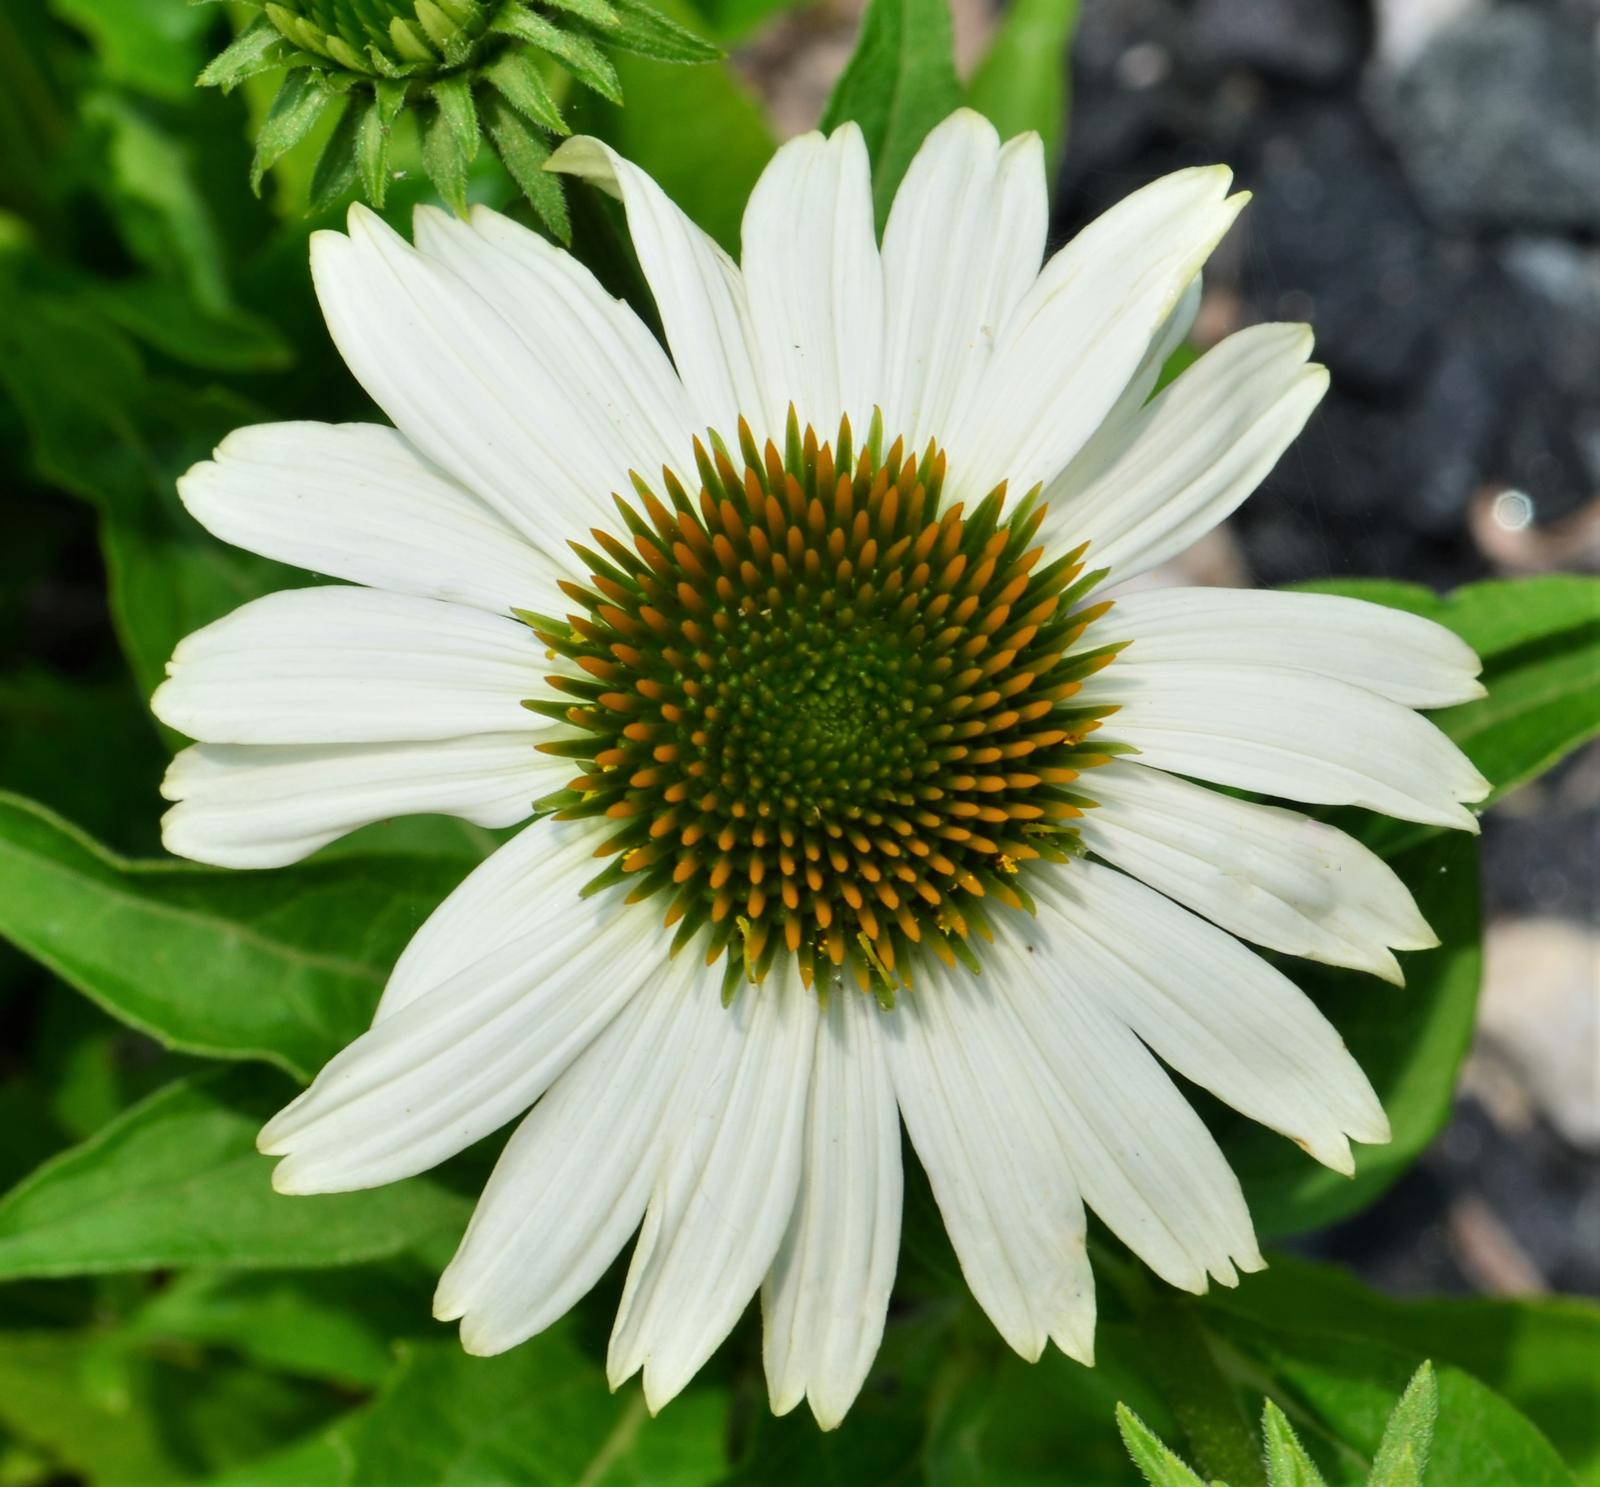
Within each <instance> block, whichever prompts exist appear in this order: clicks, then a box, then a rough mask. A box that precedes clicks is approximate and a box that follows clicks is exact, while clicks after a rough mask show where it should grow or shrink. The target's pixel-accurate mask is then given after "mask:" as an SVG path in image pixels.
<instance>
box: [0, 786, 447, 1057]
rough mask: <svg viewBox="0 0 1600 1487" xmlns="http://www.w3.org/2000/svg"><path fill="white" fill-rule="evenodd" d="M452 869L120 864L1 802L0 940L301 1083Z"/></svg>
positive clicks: (372, 991)
mask: <svg viewBox="0 0 1600 1487" xmlns="http://www.w3.org/2000/svg"><path fill="white" fill-rule="evenodd" d="M467 865H468V864H467V862H466V861H463V860H456V861H450V860H448V859H442V858H428V857H415V856H398V855H397V856H392V857H375V856H367V855H365V854H362V855H355V856H351V857H347V858H343V859H335V860H333V861H324V862H319V863H309V864H306V865H304V866H301V867H297V868H290V869H285V870H283V871H280V872H274V873H236V872H228V871H226V870H221V869H210V868H201V867H194V866H191V865H188V864H182V863H176V862H130V861H128V860H127V859H126V858H122V857H118V856H116V855H115V854H113V853H110V852H106V851H105V850H104V849H102V848H101V847H99V846H97V845H96V844H95V843H94V842H93V841H91V840H90V839H89V838H87V837H85V836H84V835H83V834H82V833H81V832H78V831H76V830H74V829H73V828H72V827H71V826H69V825H68V824H67V823H66V822H64V821H63V820H61V818H60V817H58V816H56V815H54V814H53V813H51V812H49V811H46V810H43V809H41V808H40V807H38V806H35V805H33V804H32V803H30V802H28V801H25V800H22V799H20V798H18V797H16V796H6V795H0V935H4V936H5V937H6V938H7V939H9V940H10V941H11V942H12V943H13V944H14V945H16V946H17V947H18V948H19V949H20V950H23V951H24V952H26V953H27V954H29V955H31V956H32V957H33V958H34V959H35V960H37V961H39V962H41V963H42V964H44V965H45V966H47V967H49V969H50V970H52V971H53V972H54V973H55V974H56V975H58V976H60V977H61V979H62V980H64V981H66V982H67V983H68V984H69V985H71V986H74V987H76V988H77V989H78V990H79V991H81V992H83V993H84V994H85V995H86V996H88V997H89V998H90V999H91V1000H93V1001H95V1002H96V1003H98V1004H99V1005H100V1006H101V1007H103V1008H104V1009H105V1010H106V1011H107V1012H109V1013H110V1014H111V1015H112V1016H113V1017H116V1018H118V1019H119V1020H120V1021H122V1022H124V1023H126V1024H128V1025H129V1026H130V1027H134V1028H137V1029H139V1030H140V1031H141V1032H144V1033H147V1034H148V1035H150V1036H151V1037H153V1038H155V1039H157V1040H158V1041H159V1042H161V1043H163V1044H165V1045H166V1046H168V1047H170V1048H175V1049H178V1050H180V1051H183V1052H189V1053H202V1054H210V1055H212V1056H215V1057H222V1058H235V1059H241V1058H243V1059H260V1060H264V1061H265V1062H268V1063H272V1064H276V1065H277V1066H278V1067H280V1068H282V1069H284V1070H286V1071H287V1072H289V1073H292V1074H295V1075H298V1076H299V1077H301V1078H302V1079H305V1078H309V1077H310V1076H311V1074H312V1073H314V1072H315V1071H316V1070H317V1069H318V1068H320V1067H321V1065H322V1064H323V1063H324V1062H325V1061H326V1060H327V1059H328V1058H330V1057H331V1056H332V1055H333V1054H334V1053H336V1052H337V1051H338V1050H339V1049H340V1048H341V1047H343V1046H344V1045H345V1044H346V1043H347V1042H349V1041H350V1039H351V1038H353V1037H355V1036H356V1035H358V1034H359V1033H360V1032H361V1031H362V1029H363V1028H364V1027H365V1026H366V1024H367V1022H368V1021H369V1019H370V1017H371V1013H372V1008H373V1007H374V1006H375V1005H376V1002H377V998H378V993H379V992H380V990H381V989H382V985H383V981H384V979H385V977H386V976H387V974H388V971H389V968H390V967H391V966H392V965H393V963H394V961H395V959H396V957H397V956H398V955H399V953H400V951H401V949H403V948H404V946H405V943H406V941H407V940H408V939H409V938H410V935H411V933H412V932H413V931H414V930H415V928H416V926H417V925H418V924H419V923H420V922H421V920H422V918H423V917H424V916H425V915H426V913H427V912H428V911H429V910H430V909H431V908H432V907H433V906H434V905H435V904H436V903H437V902H438V901H439V899H440V898H442V897H443V895H444V893H446V892H447V891H448V890H449V889H450V888H451V887H453V886H454V884H455V883H456V882H458V881H459V880H460V878H461V876H462V874H463V871H464V869H465V867H466V866H467ZM352 930H354V933H352ZM219 986H226V987H227V988H228V994H227V995H226V996H221V995H218V994H217V991H216V988H217V987H219Z"/></svg>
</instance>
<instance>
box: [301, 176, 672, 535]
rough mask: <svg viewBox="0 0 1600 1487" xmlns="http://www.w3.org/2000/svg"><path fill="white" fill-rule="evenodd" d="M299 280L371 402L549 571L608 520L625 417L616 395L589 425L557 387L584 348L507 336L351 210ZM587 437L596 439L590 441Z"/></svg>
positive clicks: (459, 288) (455, 280) (464, 292)
mask: <svg viewBox="0 0 1600 1487" xmlns="http://www.w3.org/2000/svg"><path fill="white" fill-rule="evenodd" d="M311 276H312V279H313V281H314V283H315V285H316V290H317V298H318V299H319V300H320V301H321V303H322V312H323V314H324V316H326V318H327V321H328V329H329V331H330V332H331V334H332V336H333V339H334V343H335V344H336V345H337V346H338V348H339V352H340V355H342V356H343V357H344V360H345V363H346V365H347V366H348V367H349V368H350V370H351V371H352V372H354V373H355V375H356V378H357V380H358V381H359V382H360V383H361V385H362V386H363V387H365V388H366V390H367V391H368V392H369V393H370V394H371V395H372V399H373V401H374V402H376V403H377V404H378V406H379V407H380V408H382V409H383V411H384V412H385V413H387V414H388V415H389V417H390V418H391V419H393V420H394V423H395V426H396V427H397V428H398V429H399V430H400V432H401V433H403V434H404V435H405V436H406V438H407V439H408V440H410V442H411V443H412V444H413V445H415V446H416V448H417V449H418V450H420V451H421V452H422V454H423V455H425V456H426V457H427V458H428V459H430V460H432V461H433V462H434V463H435V464H436V465H438V466H440V468H442V469H443V470H445V471H447V472H448V473H449V474H450V475H451V476H453V477H454V478H455V479H457V480H459V481H460V482H461V483H462V484H463V485H465V486H466V487H467V488H468V489H469V490H471V491H473V492H475V493H476V494H477V495H478V496H480V497H481V498H482V499H483V500H484V501H486V502H488V503H489V505H491V506H492V507H494V509H495V510H496V511H498V512H499V513H500V514H501V515H502V516H503V517H505V519H506V520H507V521H509V522H510V523H511V524H512V525H513V526H515V527H516V529H517V530H518V531H519V532H521V533H523V535H524V536H526V537H527V538H528V540H529V541H530V542H533V543H535V544H536V545H537V546H538V547H539V548H540V549H541V550H542V551H543V552H544V553H545V554H546V556H548V557H550V558H551V559H552V560H554V561H556V562H558V563H559V562H561V561H562V560H563V554H564V552H565V545H566V543H567V541H568V539H570V538H573V537H578V536H581V535H582V534H583V533H584V532H586V531H588V530H589V528H590V527H591V526H592V525H593V524H594V523H595V522H597V521H599V522H607V521H611V520H614V519H615V512H614V509H613V507H612V505H611V501H610V494H611V492H613V491H626V490H627V489H628V488H629V484H628V468H629V465H630V463H633V462H635V459H636V456H635V449H636V442H635V440H634V439H632V438H630V437H629V431H630V429H631V428H632V427H633V426H634V422H635V417H636V416H637V413H638V410H637V405H636V404H634V403H633V401H632V399H631V398H630V397H629V396H628V390H627V389H625V388H616V389H614V390H613V398H614V401H610V402H608V404H607V406H606V407H605V408H604V409H603V410H600V413H599V416H598V418H597V417H596V410H592V409H588V408H580V407H579V406H578V402H579V400H578V399H577V398H575V397H574V396H573V394H572V391H571V387H570V385H569V380H570V379H573V378H577V377H578V376H579V375H580V374H579V373H578V371H577V368H576V366H575V365H574V364H573V363H574V360H581V359H582V357H583V347H582V345H581V344H572V343H571V337H570V334H569V336H568V342H569V343H568V344H567V345H566V346H564V347H561V348H557V347H554V346H552V345H549V344H547V343H542V338H543V336H544V335H545V334H546V330H545V328H543V327H541V326H540V325H537V324H534V325H512V324H511V323H510V322H509V321H508V320H507V319H506V317H505V316H504V315H503V314H502V313H501V312H500V311H499V310H497V309H496V308H495V307H494V306H493V305H491V304H490V303H489V302H488V301H487V300H486V299H485V298H484V297H483V296H482V295H481V294H479V293H478V292H477V290H475V289H474V288H472V287H471V286H470V285H469V284H467V283H466V281H465V280H463V279H462V278H461V277H460V276H459V275H457V274H455V273H453V272H452V271H451V270H450V269H448V268H447V267H445V265H444V264H442V263H440V262H439V261H438V260H437V259H435V258H432V257H430V256H428V255H427V254H424V253H419V252H418V251H417V250H416V249H414V248H413V247H412V246H411V245H410V244H409V243H407V242H406V241H405V239H404V238H402V237H401V236H400V235H399V234H398V233H396V232H395V231H394V230H393V229H391V228H390V227H388V226H386V225H385V224H384V222H383V221H382V220H381V219H380V218H379V217H377V216H375V215H374V214H373V213H372V212H369V211H367V210H366V209H365V208H363V207H360V206H356V207H353V208H351V211H350V235H349V236H348V237H345V236H344V235H343V234H341V233H336V232H317V233H313V234H312V237H311ZM535 343H541V349H535ZM593 374H594V369H593V368H589V369H588V371H587V372H586V373H584V374H583V381H582V382H581V383H580V385H588V382H589V380H590V378H591V377H592V375H593ZM645 423H646V421H645V420H644V419H643V417H642V416H638V417H637V424H638V427H641V428H642V427H644V426H645ZM597 428H604V429H606V430H609V433H607V434H606V435H605V436H604V437H600V438H596V437H594V431H595V430H596V429H597ZM669 453H671V452H670V451H665V450H664V451H661V452H660V454H659V455H655V456H654V457H653V459H652V462H651V463H650V464H649V465H648V466H647V468H649V469H652V470H653V469H654V468H655V467H656V466H657V465H659V464H660V462H661V459H662V458H665V457H667V455H668V454H669Z"/></svg>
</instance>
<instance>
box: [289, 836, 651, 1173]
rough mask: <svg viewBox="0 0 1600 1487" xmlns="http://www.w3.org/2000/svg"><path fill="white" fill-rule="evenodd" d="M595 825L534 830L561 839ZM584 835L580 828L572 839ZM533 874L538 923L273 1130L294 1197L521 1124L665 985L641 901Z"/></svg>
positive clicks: (379, 1032)
mask: <svg viewBox="0 0 1600 1487" xmlns="http://www.w3.org/2000/svg"><path fill="white" fill-rule="evenodd" d="M563 826H565V827H567V829H568V830H569V831H573V834H575V835H579V834H581V835H587V836H589V837H590V838H591V839H592V838H593V836H594V834H595V827H594V824H593V823H592V822H576V823H561V822H540V823H538V824H537V825H535V826H533V827H530V828H529V830H533V831H542V832H547V833H550V834H551V835H552V837H555V838H559V837H560V835H561V834H562V833H561V828H562V827H563ZM574 828H578V830H574ZM578 886H579V884H578V881H577V880H576V879H575V878H574V877H572V876H568V877H567V878H565V879H554V878H535V879H534V880H532V881H530V882H529V883H528V884H527V892H528V895H529V897H530V898H532V899H534V900H536V901H538V903H539V905H540V908H541V909H542V911H543V913H542V918H543V920H544V923H543V925H542V926H541V928H539V929H538V930H536V931H534V932H533V933H532V934H528V935H524V936H522V937H521V938H520V939H516V940H512V941H511V942H510V943H509V944H506V945H503V946H501V947H500V948H499V949H497V950H494V951H492V952H490V953H489V954H487V955H484V956H483V957H482V958H481V959H478V960H476V961H474V962H473V963H471V964H469V965H468V966H467V967H466V969H464V970H463V971H461V972H460V973H459V974H458V975H456V976H455V977H453V978H452V979H451V980H449V981H446V982H444V983H443V984H441V985H439V986H436V987H435V988H434V989H433V990H432V991H430V992H429V993H427V994H426V995H425V996H422V997H419V998H418V999H417V1000H416V1001H414V1002H413V1003H411V1004H410V1005H409V1006H407V1007H406V1008H404V1009H403V1010H401V1011H398V1012H396V1013H394V1014H393V1015H392V1016H389V1017H386V1018H384V1019H383V1020H382V1021H381V1022H378V1023H375V1024H374V1025H373V1027H372V1028H371V1029H370V1030H369V1031H368V1032H366V1033H363V1034H362V1036H361V1037H359V1038H357V1039H356V1041H355V1042H354V1043H352V1044H351V1045H350V1046H349V1047H348V1048H346V1049H345V1050H344V1051H343V1052H342V1053H340V1054H338V1055H337V1056H336V1057H334V1058H333V1059H332V1060H330V1061H329V1063H328V1064H327V1066H326V1067H325V1068H324V1069H323V1070H322V1072H321V1073H320V1074H318V1075H317V1078H316V1080H315V1082H313V1084H312V1085H311V1087H310V1089H308V1090H306V1091H305V1093H304V1094H302V1095H301V1096H300V1097H299V1098H298V1099H296V1100H295V1101H294V1102H293V1103H292V1104H290V1105H288V1106H287V1107H285V1108H284V1109H283V1110H281V1111H280V1112H279V1113H278V1114H277V1115H276V1116H274V1117H273V1118H272V1120H271V1121H269V1122H268V1124H267V1125H266V1127H265V1128H264V1129H263V1130H262V1132H261V1135H260V1137H259V1138H258V1145H259V1146H260V1148H261V1150H262V1151H264V1152H267V1153H268V1154H269V1155H272V1156H283V1157H284V1158H285V1160H284V1161H282V1162H280V1163H279V1164H278V1166H277V1168H276V1169H275V1170H274V1172H273V1174H272V1180H273V1185H274V1186H275V1187H276V1188H278V1190H279V1191H280V1192H286V1193H327V1192H343V1191H347V1190H349V1189H352V1188H364V1187H373V1186H376V1185H377V1184H379V1183H385V1182H393V1181H394V1180H395V1179H396V1178H399V1177H409V1176H411V1175H412V1174H413V1173H416V1172H421V1171H424V1170H425V1169H426V1168H428V1167H432V1166H434V1165H435V1164H436V1163H438V1162H442V1161H443V1160H444V1159H445V1158H446V1157H449V1156H453V1155H454V1154H455V1153H456V1152H458V1151H461V1150H462V1149H463V1148H465V1147H467V1146H470V1145H471V1144H472V1143H473V1142H474V1141H476V1140H478V1139H479V1138H480V1137H483V1136H487V1135H488V1134H489V1133H490V1132H491V1131H494V1130H496V1129H498V1128H499V1127H500V1126H502V1125H504V1124H505V1123H506V1122H507V1121H508V1120H510V1119H511V1118H512V1117H513V1116H516V1115H520V1114H521V1113H522V1112H523V1111H524V1110H526V1109H527V1108H528V1106H529V1105H531V1104H532V1103H533V1102H534V1101H535V1100H536V1099H538V1098H539V1096H540V1095H541V1094H543V1093H544V1091H545V1090H546V1089H547V1088H548V1087H549V1085H550V1083H551V1081H552V1080H554V1079H555V1078H556V1076H557V1075H558V1074H560V1073H561V1071H562V1070H563V1069H565V1068H566V1067H567V1065H568V1064H570V1063H571V1062H572V1060H573V1059H574V1058H575V1057H576V1056H577V1055H578V1054H579V1053H580V1052H582V1050H583V1049H584V1048H586V1047H587V1046H588V1045H589V1043H590V1042H591V1041H592V1040H593V1039H594V1037H595V1036H596V1035H597V1034H598V1033H599V1032H600V1031H601V1029H602V1028H604V1027H605V1026H606V1024H607V1023H609V1022H610V1021H611V1019H612V1018H613V1017H614V1016H615V1015H616V1014H617V1012H618V1011H619V1010H620V1009H621V1008H622V1006H623V1005H624V1004H625V1003H626V1002H627V1001H628V1000H629V998H630V997H632V996H633V995H634V993H635V992H636V991H640V990H641V989H644V990H645V992H646V994H647V990H648V988H647V986H646V983H647V982H648V981H650V980H651V979H652V978H653V979H659V978H660V976H661V975H662V974H663V967H664V965H665V963H666V949H667V946H666V940H665V937H664V936H663V935H661V934H659V933H657V932H656V930H655V926H654V924H653V922H652V920H653V917H654V916H653V915H652V914H651V913H649V912H647V911H646V910H645V909H644V908H643V906H634V907H632V908H630V907H627V906H624V905H621V904H618V903H617V902H616V899H615V896H614V895H609V896H608V895H597V896H596V897H594V898H591V899H580V898H579V897H578Z"/></svg>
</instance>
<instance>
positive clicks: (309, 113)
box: [250, 67, 335, 196]
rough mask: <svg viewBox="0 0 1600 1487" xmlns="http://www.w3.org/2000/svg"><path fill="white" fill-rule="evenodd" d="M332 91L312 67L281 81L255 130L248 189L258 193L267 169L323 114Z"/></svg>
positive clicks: (291, 147) (298, 140) (332, 96)
mask: <svg viewBox="0 0 1600 1487" xmlns="http://www.w3.org/2000/svg"><path fill="white" fill-rule="evenodd" d="M334 96H335V95H334V93H333V91H332V89H330V88H329V87H328V85H327V84H326V83H325V82H324V81H323V78H322V74H321V73H320V72H319V71H317V69H315V68H312V67H301V68H297V69H296V70H295V71H293V72H291V73H290V74H289V75H288V76H287V77H286V78H284V80H283V85H282V86H281V87H280V88H279V89H278V93H277V96H276V97H275V98H274V99H273V100H272V107H271V108H270V109H268V110H267V117H266V118H265V119H264V120H263V121H262V124H261V128H260V129H259V130H258V131H257V133H256V154H255V159H254V160H253V161H252V162H251V164H250V189H251V190H252V191H254V192H255V193H256V194H257V195H258V196H259V195H260V194H261V182H262V180H263V179H264V178H265V176H266V174H267V172H268V171H269V170H270V169H271V168H272V166H273V165H274V164H276V163H277V162H278V161H279V160H281V159H282V158H283V157H284V156H285V155H287V154H288V153H289V151H290V150H292V149H293V148H294V147H295V146H296V145H297V144H299V143H300V141H301V140H303V139H304V138H305V137H306V136H307V135H308V134H310V133H311V131H312V129H314V128H315V127H316V123H317V120H318V119H320V118H321V117H322V114H323V110H325V109H326V108H327V107H328V105H329V104H330V103H332V102H333V99H334Z"/></svg>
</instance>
